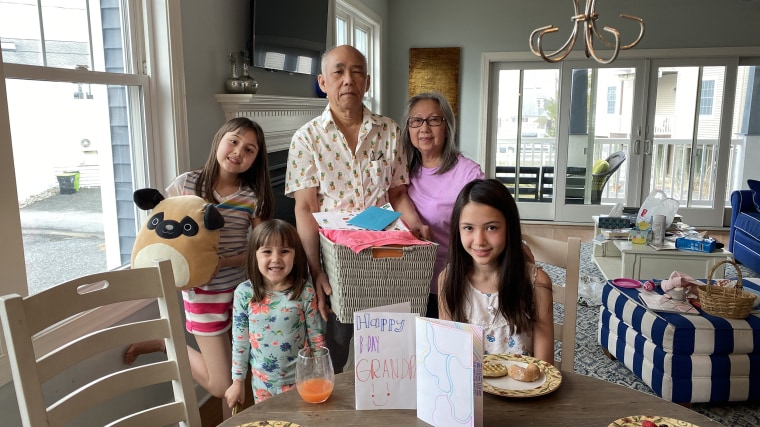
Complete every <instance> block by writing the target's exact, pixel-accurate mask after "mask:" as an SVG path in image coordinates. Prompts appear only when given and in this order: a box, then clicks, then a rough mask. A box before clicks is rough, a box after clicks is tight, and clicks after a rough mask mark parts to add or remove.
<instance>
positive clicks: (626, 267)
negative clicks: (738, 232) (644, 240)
mask: <svg viewBox="0 0 760 427" xmlns="http://www.w3.org/2000/svg"><path fill="white" fill-rule="evenodd" d="M606 244H607V245H608V246H609V245H610V244H611V245H612V248H614V250H609V249H608V250H605V251H602V253H601V255H594V263H595V264H596V265H597V267H599V270H601V272H602V274H603V275H604V278H605V279H607V280H612V279H617V278H618V277H627V278H631V279H639V280H647V279H653V278H655V279H667V278H668V277H670V274H671V273H672V272H673V271H680V272H682V273H685V274H688V275H689V276H691V277H708V276H709V274H710V269H712V268H713V266H715V264H717V263H719V262H720V261H723V260H726V259H728V260H733V255H732V254H731V252H729V251H727V250H725V249H718V250H715V251H712V252H697V251H686V250H680V249H669V250H660V251H658V250H656V249H654V248H652V247H650V246H649V245H634V244H632V243H631V242H629V241H627V240H613V241H612V242H608V243H606ZM725 271H726V269H725V265H721V266H719V267H718V268H716V269H715V272H714V273H713V276H712V277H713V278H714V279H722V278H724V277H725Z"/></svg>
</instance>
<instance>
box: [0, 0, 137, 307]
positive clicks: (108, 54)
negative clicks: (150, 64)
mask: <svg viewBox="0 0 760 427" xmlns="http://www.w3.org/2000/svg"><path fill="white" fill-rule="evenodd" d="M123 10H124V9H121V8H120V7H119V5H118V4H114V3H105V2H104V3H102V4H101V3H100V2H96V1H87V0H72V1H65V2H64V1H59V2H56V1H45V2H41V1H32V0H28V1H26V2H17V1H0V15H2V16H6V17H7V16H9V15H14V14H15V16H16V17H17V19H12V20H7V21H6V22H4V23H3V25H2V26H0V37H2V40H3V42H6V43H13V44H15V46H16V49H15V50H12V51H8V52H6V51H5V50H3V61H4V62H5V63H6V64H15V66H11V65H6V73H5V74H6V75H5V78H6V79H5V85H6V91H7V103H8V110H9V118H10V131H11V141H12V147H13V159H14V170H15V175H16V193H17V200H18V203H19V209H20V217H21V221H22V236H23V241H24V249H25V259H26V275H27V283H28V292H29V293H36V292H38V291H40V290H42V289H46V288H48V287H50V286H52V285H54V284H56V283H59V282H61V281H64V280H69V279H72V278H74V277H78V276H81V275H83V274H90V273H94V272H97V271H103V270H105V269H113V268H116V267H118V266H120V265H122V264H125V263H127V262H129V256H130V253H131V243H132V241H133V239H134V236H135V224H136V221H135V213H136V211H135V208H134V207H133V206H130V204H131V203H129V202H130V199H131V196H130V193H131V190H133V189H134V188H135V187H136V186H135V184H136V183H140V184H143V183H145V182H146V181H147V180H146V179H145V177H143V176H139V175H138V174H140V171H144V170H146V165H145V164H142V163H143V162H144V159H139V158H137V157H136V155H137V154H138V153H144V152H146V149H147V145H146V138H145V133H144V131H143V130H144V129H145V124H144V120H145V107H144V104H143V102H144V100H145V99H146V96H147V95H148V94H147V85H148V82H149V80H148V79H147V77H146V76H144V75H140V74H138V73H136V70H135V67H134V65H133V64H132V63H130V62H129V60H128V58H130V57H131V54H132V53H131V52H130V51H129V46H130V44H131V43H130V37H131V33H130V28H128V27H124V26H123V25H122V23H123V22H125V21H122V19H121V13H122V11H123ZM101 18H102V20H101ZM89 70H96V71H100V73H99V76H98V77H97V78H96V76H94V75H93V74H94V73H92V72H91V71H89ZM29 75H33V76H35V77H34V78H28V77H27V76H29ZM41 100H44V102H40V101H41ZM41 124H43V125H42V126H41ZM30 130H33V131H31V132H30ZM124 202H127V203H124ZM62 212H70V213H69V214H68V215H63V214H62ZM51 260H55V262H51Z"/></svg>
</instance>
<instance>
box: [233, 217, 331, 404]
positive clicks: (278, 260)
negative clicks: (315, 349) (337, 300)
mask: <svg viewBox="0 0 760 427" xmlns="http://www.w3.org/2000/svg"><path fill="white" fill-rule="evenodd" d="M248 254H249V258H248V264H247V267H246V269H247V273H248V280H246V281H245V282H243V283H241V284H240V285H238V287H237V289H235V295H234V300H233V304H232V385H231V386H230V387H229V388H228V389H227V391H226V393H225V394H224V397H225V399H226V401H227V404H228V405H229V407H230V408H232V407H233V406H235V405H236V404H238V403H239V404H242V403H243V402H244V400H245V387H244V384H243V381H244V380H245V377H246V374H247V372H248V366H250V367H251V374H252V375H251V385H252V389H253V394H254V396H253V398H254V402H256V403H258V402H261V401H263V400H265V399H267V398H269V397H271V396H273V395H275V394H279V393H282V392H284V391H287V390H290V389H291V388H293V387H294V386H295V382H296V359H297V358H298V350H300V349H302V348H304V347H306V346H317V345H319V346H323V345H324V344H325V342H324V335H323V333H322V318H321V317H320V316H319V311H318V310H317V300H316V298H315V297H314V295H315V292H314V287H313V286H312V284H311V282H310V281H309V280H308V267H307V261H306V253H305V252H304V249H303V246H302V245H301V240H300V239H299V237H298V232H297V231H296V229H295V227H293V226H292V225H290V224H289V223H287V222H285V221H282V220H278V219H273V220H269V221H264V222H263V223H261V224H260V225H259V226H257V227H256V228H255V229H254V230H253V233H251V236H250V239H249V242H248Z"/></svg>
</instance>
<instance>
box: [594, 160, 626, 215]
mask: <svg viewBox="0 0 760 427" xmlns="http://www.w3.org/2000/svg"><path fill="white" fill-rule="evenodd" d="M605 160H606V161H607V164H609V165H610V168H609V169H608V170H606V171H604V172H601V173H595V174H592V176H591V203H592V204H599V203H601V200H602V190H604V186H605V185H607V181H609V179H610V177H611V176H612V175H613V174H614V173H615V172H617V170H618V169H620V166H621V165H622V164H623V162H625V152H624V151H616V152H614V153H612V154H610V155H609V157H607V158H606V159H605Z"/></svg>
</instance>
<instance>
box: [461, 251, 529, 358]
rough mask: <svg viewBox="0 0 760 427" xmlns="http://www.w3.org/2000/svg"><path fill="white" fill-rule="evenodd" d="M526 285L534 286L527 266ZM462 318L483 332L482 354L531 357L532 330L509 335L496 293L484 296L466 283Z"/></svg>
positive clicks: (507, 323)
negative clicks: (465, 302) (483, 350)
mask: <svg viewBox="0 0 760 427" xmlns="http://www.w3.org/2000/svg"><path fill="white" fill-rule="evenodd" d="M529 271H530V282H531V284H534V285H535V283H536V274H537V268H536V266H535V265H534V264H530V265H529ZM465 297H466V298H467V301H468V303H467V304H466V305H465V306H466V309H465V314H466V315H467V318H468V319H470V323H472V324H474V325H479V326H481V327H482V328H483V335H484V339H485V340H484V347H485V353H486V354H504V353H508V354H522V355H525V356H532V355H533V330H532V329H531V330H529V331H522V332H521V333H519V334H515V335H510V334H509V322H508V321H507V319H506V318H504V316H502V315H500V314H499V293H498V292H496V293H493V294H484V293H482V292H480V291H479V290H477V289H475V288H474V287H473V286H472V284H470V282H469V281H468V282H467V292H466V294H465Z"/></svg>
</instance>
